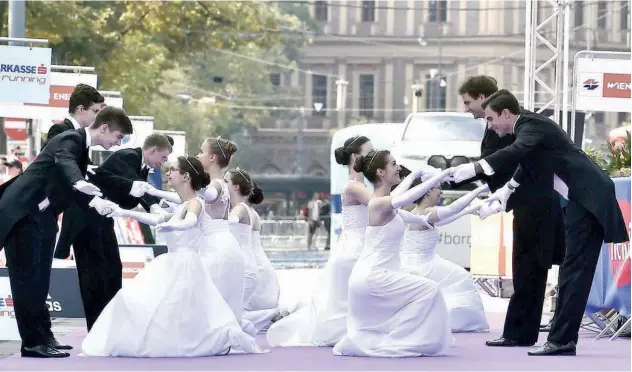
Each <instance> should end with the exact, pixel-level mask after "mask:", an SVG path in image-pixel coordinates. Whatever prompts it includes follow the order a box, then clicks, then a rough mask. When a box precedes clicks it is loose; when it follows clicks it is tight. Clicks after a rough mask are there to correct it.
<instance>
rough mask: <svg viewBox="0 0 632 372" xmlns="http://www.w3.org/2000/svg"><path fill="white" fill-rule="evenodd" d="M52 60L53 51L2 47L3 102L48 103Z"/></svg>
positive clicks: (0, 85) (0, 83)
mask: <svg viewBox="0 0 632 372" xmlns="http://www.w3.org/2000/svg"><path fill="white" fill-rule="evenodd" d="M51 56H52V49H50V48H32V47H23V46H10V45H0V102H15V103H42V104H46V103H48V99H49V96H50V84H51V82H50V65H51ZM7 116H10V115H7Z"/></svg>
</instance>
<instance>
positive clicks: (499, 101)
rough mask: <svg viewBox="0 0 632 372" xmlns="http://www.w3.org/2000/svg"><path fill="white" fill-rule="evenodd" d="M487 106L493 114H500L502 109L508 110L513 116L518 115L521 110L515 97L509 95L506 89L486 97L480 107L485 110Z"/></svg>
mask: <svg viewBox="0 0 632 372" xmlns="http://www.w3.org/2000/svg"><path fill="white" fill-rule="evenodd" d="M487 106H489V108H490V109H492V110H493V111H494V112H496V113H498V114H500V113H501V112H502V111H503V110H504V109H507V110H509V112H511V113H512V114H514V115H520V113H521V112H522V110H521V109H520V102H518V99H517V98H516V96H514V95H513V94H511V92H510V91H508V90H507V89H501V90H499V91H498V92H496V93H494V94H492V95H491V96H489V97H487V99H486V100H485V101H483V103H481V107H482V108H483V110H485V109H486V108H487Z"/></svg>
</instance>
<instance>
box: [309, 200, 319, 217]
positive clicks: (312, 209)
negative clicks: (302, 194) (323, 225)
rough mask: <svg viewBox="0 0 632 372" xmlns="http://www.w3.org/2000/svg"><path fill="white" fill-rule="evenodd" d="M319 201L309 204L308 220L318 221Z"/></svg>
mask: <svg viewBox="0 0 632 372" xmlns="http://www.w3.org/2000/svg"><path fill="white" fill-rule="evenodd" d="M320 203H321V201H320V200H312V201H310V202H309V219H310V220H312V221H318V220H319V219H320Z"/></svg>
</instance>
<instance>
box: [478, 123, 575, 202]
mask: <svg viewBox="0 0 632 372" xmlns="http://www.w3.org/2000/svg"><path fill="white" fill-rule="evenodd" d="M518 119H520V115H518V117H517V118H516V121H515V122H514V124H513V126H512V127H511V132H512V133H514V129H515V128H516V123H517V122H518ZM478 164H480V165H481V168H482V169H483V172H484V173H485V174H486V175H488V176H491V175H493V174H494V173H496V172H495V171H494V170H493V169H492V167H491V166H490V165H489V163H487V161H485V159H481V160H480V161H479V162H478ZM511 181H514V179H513V178H512V179H511ZM511 181H510V182H511ZM512 184H513V185H514V186H517V185H516V184H517V182H515V181H514V182H512ZM553 190H555V191H557V193H558V194H560V195H561V196H562V197H563V198H564V199H566V200H568V185H567V184H566V183H565V182H564V181H562V179H561V178H560V177H558V175H557V174H555V173H554V174H553Z"/></svg>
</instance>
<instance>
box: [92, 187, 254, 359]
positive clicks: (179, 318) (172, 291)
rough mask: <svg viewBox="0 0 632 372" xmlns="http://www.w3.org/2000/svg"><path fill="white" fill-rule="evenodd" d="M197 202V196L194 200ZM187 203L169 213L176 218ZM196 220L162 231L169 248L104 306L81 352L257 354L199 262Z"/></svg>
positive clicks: (199, 233) (198, 230)
mask: <svg viewBox="0 0 632 372" xmlns="http://www.w3.org/2000/svg"><path fill="white" fill-rule="evenodd" d="M190 202H199V203H200V204H203V201H202V200H201V199H195V201H190ZM186 205H187V203H184V204H182V205H180V206H178V207H177V208H176V210H175V213H174V215H173V216H172V217H171V218H172V219H174V218H180V216H181V215H182V213H183V211H184V209H185V208H186ZM207 219H210V218H209V216H208V215H206V214H205V213H202V214H201V215H200V218H199V219H198V222H197V224H196V225H195V226H194V227H192V228H190V229H188V230H184V231H172V232H168V233H164V234H165V239H166V241H167V246H168V248H169V252H168V253H166V254H163V255H160V256H158V257H156V259H154V260H153V261H152V262H151V263H149V264H148V265H147V266H146V267H145V268H144V269H143V270H142V271H141V272H140V273H138V275H137V276H136V277H135V278H134V279H133V280H131V281H130V283H129V284H128V285H126V286H125V287H124V288H122V289H121V290H119V292H118V293H117V294H116V296H114V298H113V299H112V300H111V301H110V303H109V304H108V305H107V306H106V307H105V309H104V310H103V312H102V313H101V315H100V316H99V318H98V319H97V321H96V323H95V324H94V326H93V327H92V329H91V330H90V332H89V333H88V336H87V337H86V338H85V339H84V341H83V344H82V351H83V354H84V355H86V356H121V357H199V356H210V355H220V354H226V353H228V352H229V351H230V350H231V348H232V349H237V350H241V351H245V352H249V353H260V352H261V349H260V348H259V347H258V346H257V345H256V343H255V339H254V338H253V337H251V336H249V335H248V334H246V333H244V332H243V331H242V329H241V326H240V324H239V322H238V321H237V319H236V318H235V315H234V314H233V312H232V310H231V309H230V307H229V306H228V305H227V304H226V302H225V301H224V299H223V298H222V296H221V295H220V293H219V292H218V290H217V288H216V287H215V285H213V282H212V281H210V280H208V277H207V274H206V272H205V270H204V267H203V265H202V263H201V261H200V256H199V254H198V247H199V246H200V237H201V236H202V231H201V226H202V225H203V224H204V222H205V220H207Z"/></svg>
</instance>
